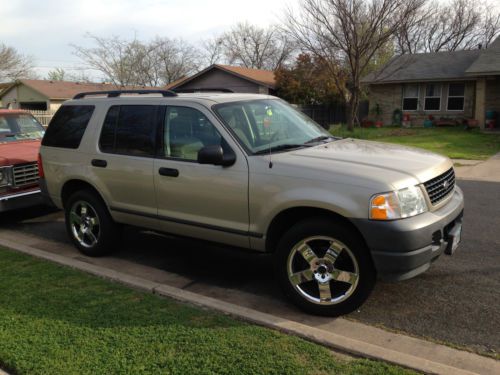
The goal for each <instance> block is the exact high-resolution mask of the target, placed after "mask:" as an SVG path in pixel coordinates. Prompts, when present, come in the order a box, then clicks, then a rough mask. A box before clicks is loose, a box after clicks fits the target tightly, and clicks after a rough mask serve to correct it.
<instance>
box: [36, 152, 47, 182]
mask: <svg viewBox="0 0 500 375" xmlns="http://www.w3.org/2000/svg"><path fill="white" fill-rule="evenodd" d="M37 164H38V177H40V178H44V177H45V173H44V172H43V163H42V155H40V154H38V160H37Z"/></svg>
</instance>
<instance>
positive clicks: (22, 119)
mask: <svg viewBox="0 0 500 375" xmlns="http://www.w3.org/2000/svg"><path fill="white" fill-rule="evenodd" d="M43 133H44V129H43V126H42V125H41V124H40V123H39V122H38V121H37V120H36V119H35V118H34V117H33V116H31V115H30V114H0V142H12V141H19V140H24V139H42V137H43Z"/></svg>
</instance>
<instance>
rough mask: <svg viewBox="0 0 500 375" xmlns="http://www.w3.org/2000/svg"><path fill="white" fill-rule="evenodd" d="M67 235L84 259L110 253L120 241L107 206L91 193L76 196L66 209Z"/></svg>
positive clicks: (76, 193) (86, 192)
mask: <svg viewBox="0 0 500 375" xmlns="http://www.w3.org/2000/svg"><path fill="white" fill-rule="evenodd" d="M64 211H65V212H64V213H65V218H66V231H67V232H68V236H69V237H70V238H71V240H72V242H73V244H74V245H75V246H76V247H77V248H78V250H80V252H82V253H83V254H85V255H88V256H92V257H96V256H103V255H107V254H109V253H111V252H112V251H113V250H114V249H115V247H116V241H117V239H118V225H117V224H116V223H115V222H114V221H113V219H112V218H111V215H110V214H109V212H108V210H107V207H106V205H105V204H104V202H103V201H102V200H101V199H100V198H99V197H98V196H96V194H94V193H93V192H91V191H88V190H80V191H77V192H75V193H73V194H72V195H71V196H70V197H69V199H68V200H67V201H66V204H65V208H64Z"/></svg>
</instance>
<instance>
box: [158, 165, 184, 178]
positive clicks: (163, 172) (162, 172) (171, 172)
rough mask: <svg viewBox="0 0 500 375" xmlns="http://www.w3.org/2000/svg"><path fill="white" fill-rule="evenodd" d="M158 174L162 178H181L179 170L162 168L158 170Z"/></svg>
mask: <svg viewBox="0 0 500 375" xmlns="http://www.w3.org/2000/svg"><path fill="white" fill-rule="evenodd" d="M158 173H159V174H160V175H162V176H169V177H178V176H179V170H178V169H174V168H164V167H161V168H160V169H159V170H158Z"/></svg>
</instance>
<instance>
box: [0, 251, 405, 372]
mask: <svg viewBox="0 0 500 375" xmlns="http://www.w3.org/2000/svg"><path fill="white" fill-rule="evenodd" d="M0 286H1V289H0V367H3V368H4V369H6V370H7V371H9V372H12V373H13V374H160V373H161V374H238V375H240V374H410V373H412V372H410V371H408V370H404V369H402V368H399V367H396V366H392V365H388V364H385V363H381V362H376V361H370V360H360V359H356V360H346V359H341V358H339V357H338V356H334V355H333V354H332V352H330V351H329V350H327V349H326V348H324V347H322V346H319V345H316V344H313V343H310V342H308V341H305V340H302V339H300V338H297V337H294V336H289V335H285V334H281V333H279V332H276V331H273V330H270V329H266V328H262V327H258V326H255V325H251V324H247V323H244V322H241V321H238V320H235V319H233V318H230V317H227V316H224V315H221V314H218V313H214V312H210V311H205V310H202V309H199V308H195V307H192V306H188V305H184V304H180V303H177V302H174V301H172V300H168V299H164V298H160V297H157V296H154V295H152V294H147V293H141V292H137V291H133V290H131V289H128V288H126V287H123V286H120V285H118V284H115V283H111V282H109V281H106V280H103V279H100V278H96V277H93V276H90V275H87V274H84V273H82V272H79V271H75V270H72V269H69V268H66V267H61V266H58V265H55V264H51V263H48V262H45V261H41V260H38V259H35V258H32V257H29V256H26V255H23V254H19V253H15V252H12V251H9V250H5V249H0Z"/></svg>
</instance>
